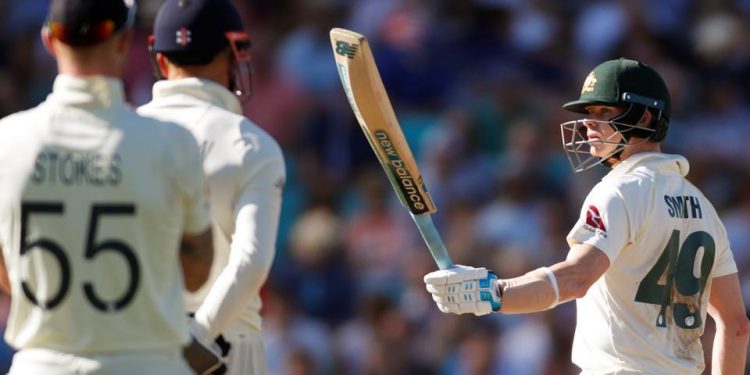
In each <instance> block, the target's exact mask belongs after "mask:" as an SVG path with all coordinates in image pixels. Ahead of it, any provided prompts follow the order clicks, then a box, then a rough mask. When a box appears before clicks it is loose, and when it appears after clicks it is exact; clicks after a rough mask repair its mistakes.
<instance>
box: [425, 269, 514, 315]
mask: <svg viewBox="0 0 750 375" xmlns="http://www.w3.org/2000/svg"><path fill="white" fill-rule="evenodd" d="M424 283H425V284H426V286H427V291H428V292H430V293H431V294H432V299H433V300H434V301H435V303H436V304H437V306H438V308H439V309H440V311H442V312H444V313H453V314H466V313H472V314H474V315H485V314H489V313H491V312H493V311H499V310H500V307H501V306H502V294H501V292H500V287H499V285H498V283H497V276H496V275H495V274H494V273H493V272H492V271H488V270H487V269H486V268H474V267H469V266H462V265H458V264H457V265H455V266H453V267H451V268H448V269H445V270H438V271H435V272H430V273H428V274H427V275H425V277H424Z"/></svg>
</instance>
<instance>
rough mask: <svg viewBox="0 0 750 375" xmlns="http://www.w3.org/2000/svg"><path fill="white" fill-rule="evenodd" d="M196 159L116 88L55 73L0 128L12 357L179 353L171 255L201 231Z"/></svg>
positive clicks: (170, 130) (180, 330) (184, 135)
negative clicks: (39, 97) (35, 102)
mask: <svg viewBox="0 0 750 375" xmlns="http://www.w3.org/2000/svg"><path fill="white" fill-rule="evenodd" d="M200 171H201V159H200V150H199V148H198V144H197V142H196V141H195V138H194V137H193V136H192V135H191V134H190V133H189V132H187V131H185V129H183V128H181V127H180V126H178V125H176V124H166V123H161V122H159V121H155V120H153V119H148V118H144V117H141V116H138V115H137V114H136V113H135V111H133V110H132V109H130V108H128V107H127V106H126V105H125V103H124V94H123V89H122V84H121V82H120V81H119V80H115V79H112V78H105V77H102V76H97V77H90V78H76V77H72V76H66V75H60V76H58V77H57V78H56V79H55V82H54V87H53V91H52V93H51V94H50V95H49V96H48V97H47V99H46V101H44V102H43V103H42V104H40V105H39V106H37V107H35V108H33V109H31V110H28V111H24V112H19V113H17V114H14V115H11V116H8V117H6V118H4V119H3V120H2V121H0V237H1V238H3V243H2V247H3V256H4V258H5V264H6V267H7V269H8V273H9V278H10V282H11V289H12V293H13V298H12V300H11V310H10V316H9V319H8V327H7V330H6V332H5V338H6V340H7V341H8V342H9V343H10V344H11V345H12V346H13V347H15V348H17V349H31V348H44V349H51V350H57V351H61V352H66V353H73V354H96V353H110V352H116V351H117V352H119V351H127V350H151V349H166V350H176V349H179V348H180V347H181V346H182V344H184V343H186V342H187V340H188V337H189V336H188V330H187V325H186V322H185V319H184V318H183V317H184V314H185V307H184V304H183V300H182V290H183V288H184V286H183V276H182V272H181V268H180V263H179V255H178V246H179V240H180V238H181V237H182V234H183V232H189V233H200V232H203V231H205V230H206V229H208V228H209V225H210V216H209V214H210V212H209V209H208V206H207V200H206V198H205V197H204V196H203V187H202V184H203V181H202V176H201V173H200Z"/></svg>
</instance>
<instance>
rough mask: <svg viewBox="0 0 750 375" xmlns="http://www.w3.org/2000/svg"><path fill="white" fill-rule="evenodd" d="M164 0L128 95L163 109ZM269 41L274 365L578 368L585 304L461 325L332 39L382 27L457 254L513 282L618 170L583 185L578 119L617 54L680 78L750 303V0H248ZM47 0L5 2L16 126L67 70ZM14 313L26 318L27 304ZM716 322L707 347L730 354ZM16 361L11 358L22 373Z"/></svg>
mask: <svg viewBox="0 0 750 375" xmlns="http://www.w3.org/2000/svg"><path fill="white" fill-rule="evenodd" d="M160 3H161V1H159V0H140V1H138V5H139V13H138V18H137V28H136V30H137V31H136V38H135V42H134V44H133V47H132V52H131V55H130V56H131V57H130V62H129V64H128V67H127V72H126V77H125V86H126V91H127V96H128V100H129V101H130V102H131V103H132V104H133V105H140V104H143V103H145V102H147V101H148V100H150V97H151V85H152V83H153V81H154V79H153V75H152V73H151V66H150V62H149V57H148V52H147V47H146V45H147V43H146V40H147V37H148V35H149V34H150V30H151V25H152V23H153V19H154V16H155V14H156V11H157V9H158V7H159V5H160ZM235 3H236V5H237V6H239V7H240V9H242V12H243V15H244V17H245V21H246V24H247V25H248V29H249V32H250V34H251V37H252V40H253V47H252V54H253V68H254V75H253V80H254V96H253V97H252V99H251V100H250V101H249V102H248V103H247V104H246V105H245V112H246V115H247V116H248V117H249V118H250V119H252V120H254V121H255V122H256V123H258V124H259V125H260V126H261V127H263V128H264V129H266V130H267V131H268V132H269V133H271V134H272V135H273V136H274V137H275V138H276V139H277V140H278V141H279V143H280V145H281V147H282V149H283V151H284V153H285V157H286V162H287V168H288V177H289V178H288V182H287V185H286V188H285V191H284V201H283V210H282V218H281V226H280V233H279V240H278V252H277V255H276V259H275V262H274V266H273V269H272V272H271V275H270V279H269V282H268V283H267V285H266V287H265V288H264V290H263V296H264V311H263V316H264V319H265V320H264V337H265V339H266V341H267V345H268V356H269V364H270V366H271V374H272V375H282V374H284V375H303V374H310V375H326V374H345V375H349V374H373V375H377V374H440V375H449V374H465V375H485V374H493V375H506V374H507V375H525V374H529V375H531V374H573V373H576V369H575V367H574V366H572V365H571V364H570V347H571V343H572V335H573V330H574V326H575V306H574V304H573V303H568V304H565V305H562V306H560V307H558V308H556V309H554V310H552V311H548V312H545V313H539V314H532V315H527V316H505V315H499V314H496V315H495V316H491V317H483V318H475V317H456V316H449V315H446V314H442V313H440V312H439V310H438V309H437V308H436V307H435V306H434V304H433V302H432V300H431V299H430V297H429V295H428V293H427V292H426V291H425V290H424V284H423V283H422V276H423V275H424V274H425V273H427V272H430V271H432V270H434V269H435V268H436V265H435V263H434V262H433V260H432V259H431V258H430V256H429V253H428V251H427V249H426V247H425V245H424V243H423V242H422V241H421V238H420V237H419V233H418V232H417V230H416V227H415V226H414V225H413V223H412V222H411V221H410V220H411V219H410V218H409V216H408V213H407V211H406V210H405V209H403V208H402V207H400V205H399V203H398V202H397V200H396V198H395V194H394V192H393V191H392V188H391V187H390V185H389V183H388V181H387V180H386V178H385V176H384V174H383V173H382V170H381V169H380V168H381V167H380V165H379V164H378V163H377V160H376V159H375V157H374V155H373V153H372V151H371V150H370V148H369V145H368V144H367V142H366V140H365V138H364V137H363V135H362V134H361V131H360V129H359V126H358V125H357V124H356V121H355V118H354V116H353V114H352V112H351V109H350V108H349V104H348V102H347V100H346V98H345V97H344V94H343V90H342V89H341V84H340V82H339V77H338V74H337V72H336V68H335V65H334V61H333V55H332V51H331V47H330V41H329V37H328V32H329V30H330V29H331V28H332V27H345V28H349V29H352V30H355V31H358V32H360V33H362V34H365V35H366V36H367V37H368V39H369V40H370V43H371V45H372V48H373V51H374V55H375V59H376V61H377V63H378V68H379V70H380V73H381V75H382V77H383V80H384V84H385V86H386V88H387V90H388V93H389V95H390V99H391V102H392V103H393V106H394V108H395V111H396V113H397V115H398V118H399V121H400V123H401V126H402V128H403V129H404V132H405V135H406V137H407V140H408V141H409V143H410V145H411V147H412V149H413V151H414V153H415V156H416V157H417V159H418V163H419V165H420V167H421V170H422V173H423V177H424V180H425V183H426V185H427V186H428V188H429V189H430V192H431V194H432V196H433V198H434V200H435V203H436V204H437V206H438V209H439V211H438V213H437V214H436V215H434V220H435V221H436V224H437V226H438V229H439V231H440V232H441V234H442V236H443V238H444V240H445V242H446V245H447V247H448V250H449V252H450V254H451V256H452V257H453V259H454V261H455V262H456V263H462V264H468V265H474V266H485V267H488V268H491V269H493V270H494V271H495V272H496V273H497V274H499V275H501V277H511V276H517V275H519V274H521V273H523V272H525V271H528V270H530V269H532V268H535V267H539V266H542V265H549V264H552V263H554V262H557V261H559V260H561V259H563V258H564V257H565V255H566V252H567V249H568V248H567V245H566V242H565V236H566V234H567V232H568V230H569V229H570V227H571V226H572V225H573V223H574V221H575V220H576V218H577V216H578V214H579V210H580V205H581V204H582V202H583V199H584V197H585V194H586V193H587V192H588V191H589V189H590V188H591V187H592V186H593V185H594V184H595V183H596V182H597V181H598V180H599V179H600V178H601V177H602V176H603V175H604V174H605V173H606V169H605V168H604V167H601V168H598V169H595V170H593V171H588V172H583V173H581V174H576V175H574V174H573V172H572V170H571V168H570V166H569V164H568V161H567V159H566V157H565V155H564V153H563V151H562V148H561V144H560V143H561V141H560V139H561V136H560V129H559V126H558V125H559V124H560V123H562V122H564V121H568V120H572V119H576V118H577V117H576V116H575V115H574V114H570V113H566V112H565V111H563V110H562V109H561V105H562V104H563V103H564V102H566V101H569V100H573V99H577V98H578V94H579V93H580V86H581V84H582V83H583V79H584V77H585V76H586V74H587V73H588V72H589V71H590V70H591V69H592V68H593V67H594V66H596V65H597V64H598V63H600V62H602V61H604V60H606V59H610V58H617V57H621V56H624V57H629V58H634V59H638V60H641V61H643V62H646V63H648V64H649V65H651V66H653V67H654V68H655V69H657V70H658V71H659V72H660V73H661V74H662V76H663V77H664V78H665V80H666V81H667V84H668V86H669V87H670V91H671V94H672V100H673V110H672V121H671V125H670V130H669V134H668V136H667V141H666V142H665V143H664V145H663V150H664V151H665V152H669V153H679V154H683V155H685V156H686V157H687V158H688V159H689V161H690V162H691V170H690V174H689V176H688V177H689V179H690V180H691V181H692V182H693V183H695V184H696V185H698V186H699V187H700V188H701V189H702V190H703V192H704V193H705V194H706V196H707V197H708V198H709V199H710V200H711V201H712V202H713V203H714V205H715V206H716V208H717V210H718V211H719V212H720V214H721V216H722V218H723V219H724V221H725V224H726V226H727V230H728V232H729V236H730V239H731V241H732V246H733V250H734V255H735V259H736V261H737V263H738V267H739V268H740V277H741V279H742V280H743V284H744V293H745V300H746V301H750V273H748V272H747V270H748V269H750V148H749V147H747V142H748V141H750V90H748V89H747V87H750V0H659V1H651V0H602V1H594V0H571V1H555V0H463V1H455V0H432V1H429V0H235ZM46 11H47V0H2V1H0V28H2V32H0V115H2V116H5V115H8V114H10V113H12V112H15V111H18V110H22V109H26V108H29V107H32V106H34V105H36V104H38V103H39V102H40V101H42V100H43V99H44V98H45V96H46V95H47V93H48V92H49V91H50V89H51V84H52V81H53V79H54V77H55V75H56V67H55V65H54V60H53V59H52V58H51V57H49V56H48V55H47V53H46V51H45V50H44V47H43V46H42V44H41V42H40V40H39V30H40V27H41V25H42V24H43V22H44V19H45V15H46ZM1 302H2V303H0V316H6V315H7V304H8V301H7V299H3V300H2V301H1ZM711 337H712V329H711V323H710V322H709V323H708V327H707V330H706V335H705V339H704V341H705V343H704V348H705V349H706V351H707V352H708V353H710V340H711ZM10 353H11V352H10V349H8V348H6V349H5V350H3V351H0V363H2V365H3V366H5V367H6V368H7V364H8V361H9V356H10Z"/></svg>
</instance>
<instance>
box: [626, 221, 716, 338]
mask: <svg viewBox="0 0 750 375" xmlns="http://www.w3.org/2000/svg"><path fill="white" fill-rule="evenodd" d="M700 249H703V256H702V257H701V261H700V265H696V264H695V260H696V258H697V256H698V254H699V250H700ZM715 254H716V244H715V242H714V239H713V237H711V235H710V234H708V233H706V232H703V231H698V232H693V233H691V234H690V235H689V236H687V238H685V241H684V242H683V243H682V246H680V231H679V230H673V231H672V236H671V237H670V238H669V242H668V243H667V246H666V247H665V248H664V250H663V251H662V253H661V255H660V256H659V259H658V260H657V261H656V264H655V265H654V266H653V267H652V268H651V270H650V271H648V273H647V274H646V277H644V278H643V280H641V283H640V286H639V287H638V292H637V293H636V295H635V300H636V301H637V302H643V303H650V304H654V305H660V306H661V311H660V312H659V315H658V316H657V318H656V326H657V327H666V325H667V323H666V318H665V312H666V308H667V307H668V306H671V307H672V315H673V316H674V322H675V324H677V326H678V327H680V328H685V329H695V328H699V327H701V326H702V325H703V322H702V321H701V314H700V306H699V305H697V306H693V307H690V306H688V305H687V304H685V303H681V302H679V300H678V299H676V298H674V297H676V296H682V297H693V296H696V295H697V296H698V298H697V301H700V299H701V296H702V295H703V290H704V288H705V287H706V282H707V281H708V276H709V273H710V272H711V267H713V265H714V256H715ZM696 266H699V268H698V269H697V270H696ZM695 271H698V272H700V274H699V277H696V272H695ZM665 280H666V281H665ZM660 281H661V283H660ZM673 289H674V293H673V292H672V290H673ZM681 300H683V301H684V299H681Z"/></svg>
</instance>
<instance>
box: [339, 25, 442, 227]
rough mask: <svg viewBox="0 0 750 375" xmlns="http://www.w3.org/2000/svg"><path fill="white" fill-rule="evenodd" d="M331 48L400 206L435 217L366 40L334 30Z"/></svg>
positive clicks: (431, 202)
mask: <svg viewBox="0 0 750 375" xmlns="http://www.w3.org/2000/svg"><path fill="white" fill-rule="evenodd" d="M331 46H332V48H333V50H334V54H333V55H334V57H335V59H336V67H337V69H338V72H339V76H340V78H341V83H342V84H343V86H344V91H345V92H346V97H347V98H348V99H349V104H350V105H351V107H352V110H353V111H354V115H355V116H356V117H357V121H358V122H359V125H360V127H361V128H362V131H363V132H364V133H365V136H366V137H367V140H368V141H369V142H370V146H371V147H372V149H373V151H375V155H376V156H377V157H378V160H379V161H380V164H381V165H382V166H383V169H384V170H385V173H386V175H387V176H388V178H389V179H390V181H391V184H392V185H393V188H394V189H395V190H396V193H397V194H398V197H399V199H400V200H401V203H402V204H403V205H404V206H405V207H406V208H407V209H409V211H410V212H411V213H413V214H415V215H421V214H424V213H434V212H435V211H436V208H435V204H434V203H433V201H432V198H431V197H430V194H429V193H428V191H427V188H426V186H425V185H424V181H423V180H422V175H421V174H420V172H419V169H418V168H417V163H416V161H415V160H414V156H413V155H412V153H411V149H410V148H409V145H408V144H407V143H406V139H405V138H404V134H403V132H402V131H401V127H400V126H399V124H398V120H397V119H396V115H395V114H394V112H393V107H392V106H391V102H390V100H389V99H388V94H387V93H386V91H385V88H384V87H383V82H382V80H381V79H380V73H379V72H378V68H377V66H376V65H375V59H374V58H373V57H372V51H371V50H370V46H369V44H368V42H367V39H366V38H365V37H364V36H363V35H362V34H358V33H355V32H353V31H349V30H345V29H339V28H335V29H333V30H331Z"/></svg>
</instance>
